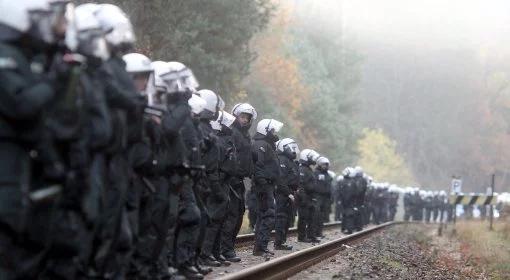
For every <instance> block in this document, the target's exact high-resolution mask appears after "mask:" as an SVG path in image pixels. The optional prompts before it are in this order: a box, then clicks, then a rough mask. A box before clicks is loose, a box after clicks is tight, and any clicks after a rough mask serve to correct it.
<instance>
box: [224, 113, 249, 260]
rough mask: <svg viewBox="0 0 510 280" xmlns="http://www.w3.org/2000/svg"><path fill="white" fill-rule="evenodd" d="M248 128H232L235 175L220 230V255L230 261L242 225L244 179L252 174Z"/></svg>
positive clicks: (237, 126)
mask: <svg viewBox="0 0 510 280" xmlns="http://www.w3.org/2000/svg"><path fill="white" fill-rule="evenodd" d="M248 128H249V127H240V126H239V124H238V122H237V121H236V122H235V123H234V127H233V128H232V140H233V144H234V146H235V148H236V152H237V161H238V164H237V168H236V174H235V176H233V177H232V178H231V180H230V194H229V197H230V202H229V206H228V209H227V216H226V218H225V223H224V224H223V227H222V230H221V231H222V232H221V250H222V254H223V256H224V257H225V258H227V259H230V260H233V259H234V258H235V256H236V254H235V252H234V244H235V240H236V236H237V234H238V233H239V230H240V229H241V225H242V223H243V216H244V211H245V203H246V202H245V186H244V179H245V178H251V177H252V176H253V172H254V165H253V154H252V150H251V144H252V143H251V137H250V133H249V131H248ZM250 212H251V211H250Z"/></svg>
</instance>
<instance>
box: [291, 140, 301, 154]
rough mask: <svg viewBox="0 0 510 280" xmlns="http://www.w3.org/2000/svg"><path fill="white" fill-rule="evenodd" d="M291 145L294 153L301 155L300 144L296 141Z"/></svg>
mask: <svg viewBox="0 0 510 280" xmlns="http://www.w3.org/2000/svg"><path fill="white" fill-rule="evenodd" d="M289 145H290V147H291V149H292V151H294V153H295V154H296V156H297V155H299V153H300V152H301V151H300V150H299V146H298V144H297V143H296V142H294V143H290V144H289Z"/></svg>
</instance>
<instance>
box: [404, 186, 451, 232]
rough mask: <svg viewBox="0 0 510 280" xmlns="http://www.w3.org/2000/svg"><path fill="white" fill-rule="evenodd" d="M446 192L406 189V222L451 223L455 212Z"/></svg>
mask: <svg viewBox="0 0 510 280" xmlns="http://www.w3.org/2000/svg"><path fill="white" fill-rule="evenodd" d="M452 210H453V209H452V207H451V205H450V204H449V203H448V196H447V195H446V192H445V191H427V190H422V189H420V188H417V187H416V188H413V187H407V188H405V189H404V221H418V222H426V223H430V222H438V221H443V219H445V220H446V221H448V222H450V221H451V220H452V219H453V216H452V215H453V211H452Z"/></svg>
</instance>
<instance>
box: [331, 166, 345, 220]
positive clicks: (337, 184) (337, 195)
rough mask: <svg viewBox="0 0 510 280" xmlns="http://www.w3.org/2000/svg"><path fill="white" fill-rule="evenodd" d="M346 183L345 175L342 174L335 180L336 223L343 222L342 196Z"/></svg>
mask: <svg viewBox="0 0 510 280" xmlns="http://www.w3.org/2000/svg"><path fill="white" fill-rule="evenodd" d="M343 181H344V174H343V173H342V174H340V175H338V176H336V178H335V185H334V188H333V203H334V205H335V221H341V220H342V201H341V200H340V195H341V192H342V187H343Z"/></svg>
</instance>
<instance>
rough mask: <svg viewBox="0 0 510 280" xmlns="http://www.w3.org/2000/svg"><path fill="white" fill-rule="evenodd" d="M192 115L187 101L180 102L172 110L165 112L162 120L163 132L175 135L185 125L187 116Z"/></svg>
mask: <svg viewBox="0 0 510 280" xmlns="http://www.w3.org/2000/svg"><path fill="white" fill-rule="evenodd" d="M190 116H191V112H190V109H189V106H188V104H187V103H179V104H178V105H177V106H176V107H175V108H173V109H172V111H171V112H169V113H168V114H165V115H164V116H163V119H162V121H161V125H162V127H163V132H164V133H165V135H166V136H167V137H175V136H176V135H177V134H179V130H180V129H181V127H182V126H183V123H184V121H185V120H186V118H189V117H190Z"/></svg>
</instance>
